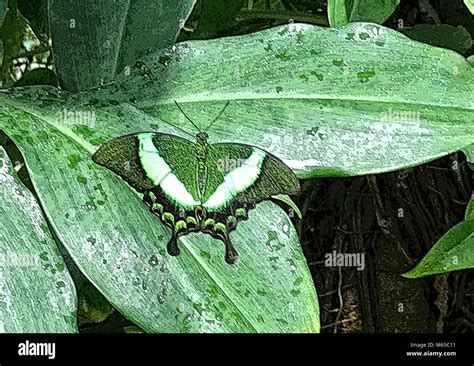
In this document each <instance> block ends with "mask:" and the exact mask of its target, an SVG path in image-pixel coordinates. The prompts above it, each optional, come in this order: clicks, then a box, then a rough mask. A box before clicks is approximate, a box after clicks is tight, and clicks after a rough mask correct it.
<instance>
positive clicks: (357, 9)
mask: <svg viewBox="0 0 474 366" xmlns="http://www.w3.org/2000/svg"><path fill="white" fill-rule="evenodd" d="M398 4H400V0H364V1H359V0H328V19H329V24H330V25H331V26H335V25H342V24H346V23H350V22H374V23H379V24H382V23H383V22H385V21H386V20H387V19H388V18H389V17H390V15H391V14H392V13H393V11H394V10H395V9H396V8H397V6H398Z"/></svg>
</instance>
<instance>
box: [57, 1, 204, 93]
mask: <svg viewBox="0 0 474 366" xmlns="http://www.w3.org/2000/svg"><path fill="white" fill-rule="evenodd" d="M194 2H195V0H177V1H172V2H171V1H155V2H150V1H146V0H133V1H120V2H112V1H96V0H81V1H75V0H50V3H49V23H50V28H51V36H52V39H53V54H54V59H55V63H56V66H57V72H58V77H59V80H60V82H61V85H62V86H63V87H64V88H65V89H68V90H84V89H88V88H91V87H95V86H98V85H101V84H103V83H107V82H110V81H111V80H112V79H113V78H114V75H115V73H116V72H127V70H128V68H127V66H129V67H131V66H133V64H134V63H135V61H136V60H137V58H138V56H140V55H143V54H145V53H148V52H151V51H156V50H158V49H160V48H162V47H164V46H169V45H171V44H173V43H174V41H175V40H176V37H177V36H178V33H179V30H180V29H181V27H182V26H183V25H184V22H185V21H186V18H187V16H188V15H189V13H190V11H191V9H192V7H193V5H194ZM79 75H80V77H79Z"/></svg>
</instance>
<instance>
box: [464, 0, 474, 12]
mask: <svg viewBox="0 0 474 366" xmlns="http://www.w3.org/2000/svg"><path fill="white" fill-rule="evenodd" d="M464 4H466V6H467V8H468V9H469V11H470V12H471V14H474V0H464Z"/></svg>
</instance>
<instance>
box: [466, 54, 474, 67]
mask: <svg viewBox="0 0 474 366" xmlns="http://www.w3.org/2000/svg"><path fill="white" fill-rule="evenodd" d="M467 61H468V62H469V63H470V64H471V65H473V66H474V55H471V56H469V57H468V58H467Z"/></svg>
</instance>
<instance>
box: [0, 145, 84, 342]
mask: <svg viewBox="0 0 474 366" xmlns="http://www.w3.org/2000/svg"><path fill="white" fill-rule="evenodd" d="M0 202H1V203H2V204H1V206H0V243H1V245H0V333H5V332H6V333H50V332H54V333H63V332H69V333H70V332H76V331H77V325H76V305H77V304H76V302H77V300H76V290H75V288H74V283H73V281H72V279H71V277H70V275H69V273H68V271H67V268H66V266H65V263H64V261H63V259H62V257H61V254H60V253H59V250H58V248H57V246H56V243H55V242H54V240H53V238H52V237H51V234H50V232H49V229H48V226H47V225H46V222H45V220H44V218H43V215H42V213H41V209H40V207H39V206H38V203H37V202H36V200H35V198H34V197H33V195H32V194H31V193H30V192H29V191H28V189H26V188H25V186H23V184H22V183H20V182H19V181H18V178H17V177H15V174H14V172H13V167H12V164H11V162H10V160H9V158H8V156H7V155H6V153H5V150H4V149H3V148H2V147H1V146H0Z"/></svg>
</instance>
